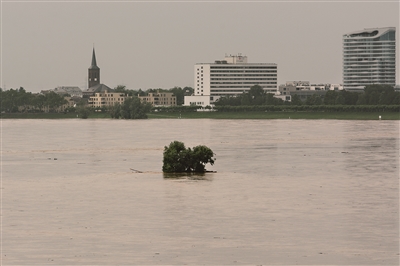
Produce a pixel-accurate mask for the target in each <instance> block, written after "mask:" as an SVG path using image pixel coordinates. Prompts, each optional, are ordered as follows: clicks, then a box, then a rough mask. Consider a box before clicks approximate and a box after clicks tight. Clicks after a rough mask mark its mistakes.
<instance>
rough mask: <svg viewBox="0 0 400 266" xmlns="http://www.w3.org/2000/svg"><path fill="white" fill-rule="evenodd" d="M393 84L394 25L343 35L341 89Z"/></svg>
mask: <svg viewBox="0 0 400 266" xmlns="http://www.w3.org/2000/svg"><path fill="white" fill-rule="evenodd" d="M371 84H386V85H391V86H395V84H396V28H394V27H387V28H373V29H364V30H360V31H355V32H351V33H347V34H344V35H343V88H344V89H345V90H351V91H361V90H364V88H365V86H366V85H371Z"/></svg>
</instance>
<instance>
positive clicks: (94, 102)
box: [88, 91, 127, 108]
mask: <svg viewBox="0 0 400 266" xmlns="http://www.w3.org/2000/svg"><path fill="white" fill-rule="evenodd" d="M126 98H127V96H126V95H125V94H124V93H121V92H109V91H104V92H96V93H95V94H94V96H91V97H89V100H88V106H90V107H94V108H97V107H100V108H102V107H108V106H113V105H115V104H117V103H119V104H123V103H124V101H125V99H126Z"/></svg>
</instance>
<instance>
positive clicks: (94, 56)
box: [90, 47, 99, 69]
mask: <svg viewBox="0 0 400 266" xmlns="http://www.w3.org/2000/svg"><path fill="white" fill-rule="evenodd" d="M90 68H91V69H95V68H99V67H98V66H97V63H96V53H95V52H94V47H93V54H92V65H91V66H90Z"/></svg>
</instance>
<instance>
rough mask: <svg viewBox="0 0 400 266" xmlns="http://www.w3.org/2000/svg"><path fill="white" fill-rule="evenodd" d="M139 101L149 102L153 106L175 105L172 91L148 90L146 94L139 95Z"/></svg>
mask: <svg viewBox="0 0 400 266" xmlns="http://www.w3.org/2000/svg"><path fill="white" fill-rule="evenodd" d="M139 99H140V101H141V102H145V103H151V104H152V105H153V106H175V105H176V96H175V95H174V94H173V93H172V92H160V91H157V92H150V93H148V95H147V96H139Z"/></svg>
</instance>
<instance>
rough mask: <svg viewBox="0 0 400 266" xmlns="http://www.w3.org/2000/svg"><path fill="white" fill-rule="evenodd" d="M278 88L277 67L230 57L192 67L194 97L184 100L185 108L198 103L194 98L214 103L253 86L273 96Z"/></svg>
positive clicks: (244, 57)
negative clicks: (199, 97) (190, 103)
mask: <svg viewBox="0 0 400 266" xmlns="http://www.w3.org/2000/svg"><path fill="white" fill-rule="evenodd" d="M277 84H278V70H277V64H269V63H248V62H247V56H242V55H240V54H239V55H229V56H225V59H224V60H221V61H215V62H214V63H198V64H195V66H194V95H193V96H186V97H185V105H189V104H188V103H189V102H198V101H196V98H193V97H195V96H209V97H210V102H211V103H213V102H215V101H216V100H217V99H219V98H220V97H226V96H235V95H239V94H242V93H243V92H245V91H248V90H249V89H250V87H252V86H254V85H260V86H261V87H262V88H263V89H264V91H265V92H271V93H276V91H277ZM192 98H193V99H192Z"/></svg>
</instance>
